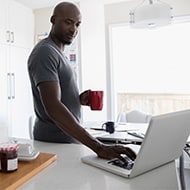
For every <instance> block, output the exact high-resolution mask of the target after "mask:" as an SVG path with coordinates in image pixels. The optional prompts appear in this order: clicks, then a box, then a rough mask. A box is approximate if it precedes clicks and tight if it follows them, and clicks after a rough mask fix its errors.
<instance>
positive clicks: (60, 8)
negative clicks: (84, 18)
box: [53, 2, 80, 16]
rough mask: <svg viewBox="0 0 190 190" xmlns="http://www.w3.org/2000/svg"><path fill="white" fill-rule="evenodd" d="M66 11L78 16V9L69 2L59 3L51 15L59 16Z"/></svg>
mask: <svg viewBox="0 0 190 190" xmlns="http://www.w3.org/2000/svg"><path fill="white" fill-rule="evenodd" d="M66 11H74V12H76V13H78V14H79V15H80V10H79V9H78V7H77V6H76V5H75V4H73V3H70V2H61V3H59V4H58V5H57V6H56V7H55V8H54V11H53V15H57V16H58V15H61V14H62V13H63V12H66Z"/></svg>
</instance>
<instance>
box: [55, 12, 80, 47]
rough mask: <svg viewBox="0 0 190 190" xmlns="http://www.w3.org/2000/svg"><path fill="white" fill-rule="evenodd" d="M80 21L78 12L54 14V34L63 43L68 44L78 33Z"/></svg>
mask: <svg viewBox="0 0 190 190" xmlns="http://www.w3.org/2000/svg"><path fill="white" fill-rule="evenodd" d="M80 23H81V16H80V14H77V13H74V12H64V14H62V15H57V16H55V23H54V26H53V27H54V35H55V36H56V38H57V39H58V40H59V41H60V42H61V43H62V44H63V45H69V44H71V43H72V41H73V39H74V38H75V37H76V35H77V33H78V29H79V26H80Z"/></svg>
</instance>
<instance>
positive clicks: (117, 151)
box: [97, 144, 136, 163]
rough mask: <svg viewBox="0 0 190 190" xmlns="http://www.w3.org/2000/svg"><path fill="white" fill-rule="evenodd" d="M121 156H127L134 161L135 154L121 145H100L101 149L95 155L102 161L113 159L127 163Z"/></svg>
mask: <svg viewBox="0 0 190 190" xmlns="http://www.w3.org/2000/svg"><path fill="white" fill-rule="evenodd" d="M121 154H125V155H127V156H128V157H129V158H130V159H131V160H133V161H134V160H135V159H136V153H135V152H134V151H133V150H132V149H130V148H128V147H124V146H121V145H105V144H102V146H101V148H100V149H99V151H98V153H97V155H98V156H99V157H100V158H104V159H113V158H119V159H120V160H122V161H123V162H125V163H126V162H127V160H126V159H125V158H123V157H122V156H121Z"/></svg>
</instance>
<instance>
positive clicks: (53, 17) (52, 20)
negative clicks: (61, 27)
mask: <svg viewBox="0 0 190 190" xmlns="http://www.w3.org/2000/svg"><path fill="white" fill-rule="evenodd" d="M50 21H51V23H52V24H55V16H52V17H51V19H50Z"/></svg>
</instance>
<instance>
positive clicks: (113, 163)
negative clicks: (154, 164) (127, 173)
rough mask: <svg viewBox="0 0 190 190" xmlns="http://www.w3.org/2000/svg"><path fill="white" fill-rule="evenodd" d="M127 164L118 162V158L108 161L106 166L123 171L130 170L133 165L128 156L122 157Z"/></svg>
mask: <svg viewBox="0 0 190 190" xmlns="http://www.w3.org/2000/svg"><path fill="white" fill-rule="evenodd" d="M124 158H125V159H126V160H127V161H128V163H124V162H123V161H121V160H119V159H118V158H116V159H113V160H110V161H109V162H108V164H111V165H114V166H117V167H120V168H123V169H127V170H131V169H132V167H133V165H134V161H132V160H131V159H130V158H129V157H128V156H126V157H124Z"/></svg>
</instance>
